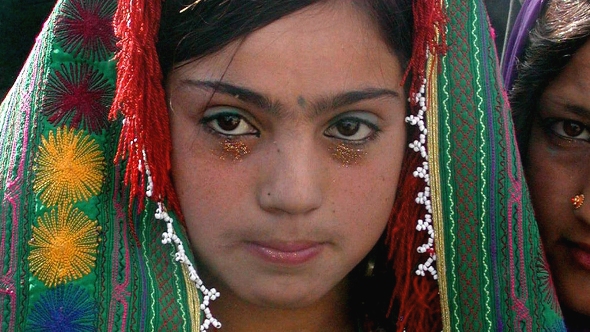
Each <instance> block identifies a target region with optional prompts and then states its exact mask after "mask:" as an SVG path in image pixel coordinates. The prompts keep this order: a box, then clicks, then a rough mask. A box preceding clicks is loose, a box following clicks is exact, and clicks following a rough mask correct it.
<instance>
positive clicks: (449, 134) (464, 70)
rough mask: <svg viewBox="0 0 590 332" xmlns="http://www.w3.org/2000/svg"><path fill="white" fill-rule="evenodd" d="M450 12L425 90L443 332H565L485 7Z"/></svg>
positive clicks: (469, 5)
mask: <svg viewBox="0 0 590 332" xmlns="http://www.w3.org/2000/svg"><path fill="white" fill-rule="evenodd" d="M447 8H448V10H447V16H448V19H449V23H448V31H447V34H448V35H447V39H448V50H447V56H445V57H443V58H442V59H441V60H440V63H438V64H435V66H437V65H438V66H440V68H441V70H440V71H438V70H437V69H434V70H433V72H434V73H435V75H437V76H438V80H437V81H436V82H432V83H431V84H430V89H432V92H433V93H435V92H438V93H437V95H438V100H432V102H433V103H437V104H435V105H432V107H431V110H434V109H437V110H438V111H431V112H429V113H428V116H429V117H428V127H429V138H428V143H429V147H430V166H431V177H432V178H433V180H434V181H432V180H431V181H432V183H431V187H432V197H433V209H434V210H435V212H434V215H433V219H434V223H435V229H436V230H437V231H438V232H437V237H436V240H437V241H436V243H437V254H438V269H439V273H440V274H441V280H440V281H439V287H440V292H441V298H442V304H443V312H444V315H443V317H444V321H443V322H444V326H445V330H448V331H563V330H565V327H564V325H563V321H562V318H561V317H560V313H559V312H560V310H559V306H558V304H557V300H556V297H555V295H554V290H553V288H552V284H551V279H550V276H549V272H548V270H547V265H546V264H545V259H544V257H543V252H542V248H541V245H540V241H539V234H538V230H537V227H536V223H535V220H534V218H533V211H532V207H531V203H530V200H529V196H528V193H527V188H526V183H525V182H524V177H523V174H522V169H521V166H520V160H519V157H518V153H517V150H516V143H515V139H514V137H513V128H512V123H511V120H510V119H511V117H510V111H509V106H508V104H507V103H506V100H505V95H504V94H503V93H502V90H501V89H500V88H499V84H501V81H500V77H501V76H500V74H499V72H498V69H497V67H496V61H497V60H496V52H495V49H494V47H493V40H492V39H491V36H490V34H489V32H488V29H489V26H488V22H487V20H486V19H485V14H484V10H485V9H484V8H483V6H482V5H481V4H480V3H477V2H476V3H475V4H474V3H473V2H472V1H471V2H469V1H461V0H455V1H449V2H448V4H447ZM441 230H442V231H441ZM440 271H444V274H443V273H441V272H440Z"/></svg>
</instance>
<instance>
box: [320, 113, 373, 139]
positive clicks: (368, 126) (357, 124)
mask: <svg viewBox="0 0 590 332" xmlns="http://www.w3.org/2000/svg"><path fill="white" fill-rule="evenodd" d="M364 117H368V116H364ZM377 131H378V128H377V125H375V124H374V123H372V122H371V121H369V120H367V119H364V118H360V117H353V116H347V117H344V118H340V119H338V120H336V122H334V123H333V124H332V125H330V127H328V129H326V131H325V132H324V135H326V136H328V137H333V138H337V139H340V140H345V141H352V142H363V141H366V140H368V139H371V138H373V137H375V135H376V133H377Z"/></svg>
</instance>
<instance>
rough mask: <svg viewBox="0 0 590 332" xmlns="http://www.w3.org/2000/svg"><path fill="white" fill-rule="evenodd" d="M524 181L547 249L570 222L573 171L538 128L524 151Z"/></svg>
mask: <svg viewBox="0 0 590 332" xmlns="http://www.w3.org/2000/svg"><path fill="white" fill-rule="evenodd" d="M528 149H529V150H528V156H527V157H528V160H527V162H528V166H527V169H526V179H527V183H528V185H529V188H530V193H531V197H532V201H533V206H534V210H535V216H536V219H537V222H538V224H539V228H540V231H541V235H542V239H543V242H544V243H545V244H546V246H547V245H549V244H550V243H551V242H552V241H554V240H555V239H557V238H558V237H559V236H560V231H561V230H565V229H567V228H569V227H570V226H571V224H572V222H571V221H573V214H572V207H571V202H570V198H571V197H572V196H573V192H575V177H574V175H573V174H575V170H572V169H570V167H569V166H568V164H567V163H563V156H561V154H560V153H559V152H558V151H556V149H555V148H552V147H551V145H549V142H547V140H546V138H545V136H544V135H543V134H542V133H541V130H540V129H539V128H533V130H532V135H531V140H530V142H529V148H528Z"/></svg>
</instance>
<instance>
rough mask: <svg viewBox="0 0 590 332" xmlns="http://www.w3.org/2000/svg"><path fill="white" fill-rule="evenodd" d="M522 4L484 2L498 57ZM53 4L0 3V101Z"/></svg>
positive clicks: (36, 0) (516, 0) (48, 0)
mask: <svg viewBox="0 0 590 332" xmlns="http://www.w3.org/2000/svg"><path fill="white" fill-rule="evenodd" d="M521 1H523V0H484V2H485V4H486V7H487V10H488V15H489V17H490V22H491V24H492V27H493V29H494V31H495V36H496V40H495V41H496V48H497V50H498V54H499V57H500V56H501V54H502V51H503V47H504V43H505V41H506V40H507V35H508V33H509V32H510V29H509V27H510V26H511V25H512V23H513V22H514V19H515V18H516V15H517V14H518V10H519V9H520V6H521ZM56 2H57V1H56V0H0V101H1V100H2V99H4V95H5V94H6V92H8V89H9V88H10V87H11V86H12V84H13V82H14V80H15V79H16V77H17V75H18V73H19V71H20V68H21V66H22V65H23V63H24V61H25V59H26V57H27V56H28V53H29V51H30V50H31V47H32V46H33V43H34V41H35V37H36V36H37V34H38V33H39V31H40V30H41V27H42V25H43V22H44V21H45V19H46V18H47V16H48V15H49V12H50V11H51V9H52V8H53V6H54V5H55V3H56Z"/></svg>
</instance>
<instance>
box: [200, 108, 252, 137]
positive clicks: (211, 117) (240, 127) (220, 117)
mask: <svg viewBox="0 0 590 332" xmlns="http://www.w3.org/2000/svg"><path fill="white" fill-rule="evenodd" d="M201 123H202V124H204V125H205V126H207V127H208V129H210V130H213V131H214V132H215V133H218V134H221V135H224V136H245V135H255V136H259V134H260V133H259V131H258V129H256V128H255V127H254V126H252V125H251V124H250V122H248V120H246V119H245V117H244V116H243V115H241V114H240V113H239V112H238V110H235V109H232V108H228V107H214V108H211V109H208V110H207V111H205V114H204V116H203V119H202V120H201Z"/></svg>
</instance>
